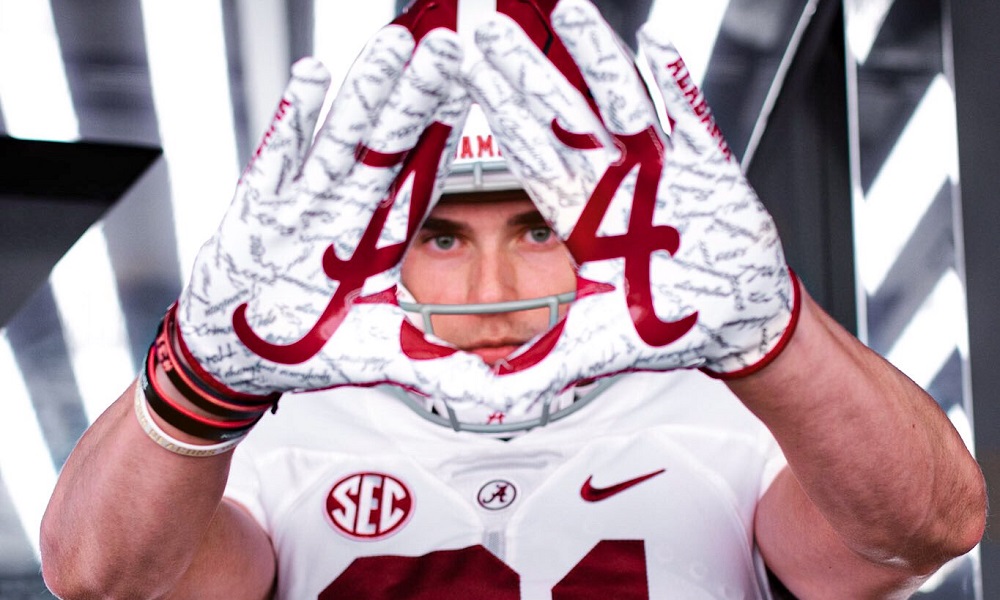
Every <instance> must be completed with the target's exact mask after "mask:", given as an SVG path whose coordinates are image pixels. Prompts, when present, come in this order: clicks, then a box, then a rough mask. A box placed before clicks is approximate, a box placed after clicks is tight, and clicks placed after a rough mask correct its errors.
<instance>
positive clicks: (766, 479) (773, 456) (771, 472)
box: [757, 428, 788, 501]
mask: <svg viewBox="0 0 1000 600" xmlns="http://www.w3.org/2000/svg"><path fill="white" fill-rule="evenodd" d="M765 430H766V428H765ZM767 438H768V439H767V442H766V444H767V446H766V450H765V456H764V466H763V468H762V469H761V471H760V492H759V493H758V494H757V500H758V501H759V500H760V499H761V498H763V497H764V494H765V493H767V490H768V489H770V487H771V484H772V483H774V480H775V478H777V477H778V473H781V471H782V470H783V469H784V468H785V467H786V466H788V460H787V459H786V458H785V453H784V452H782V451H781V447H780V446H778V442H777V441H775V439H774V438H773V437H771V435H770V432H767Z"/></svg>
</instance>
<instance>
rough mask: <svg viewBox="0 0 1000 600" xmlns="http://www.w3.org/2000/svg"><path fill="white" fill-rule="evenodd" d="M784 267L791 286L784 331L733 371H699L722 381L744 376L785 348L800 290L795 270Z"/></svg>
mask: <svg viewBox="0 0 1000 600" xmlns="http://www.w3.org/2000/svg"><path fill="white" fill-rule="evenodd" d="M786 268H787V269H788V279H789V282H790V287H791V295H792V307H791V312H790V313H789V319H788V323H787V324H786V325H785V328H784V331H782V333H781V337H779V338H778V341H777V342H776V343H775V344H774V345H773V346H771V348H770V349H768V351H767V352H765V353H764V355H763V356H762V357H761V358H760V359H758V360H757V361H755V362H754V363H752V364H750V365H747V366H745V367H743V368H741V369H737V370H735V371H715V370H712V369H711V368H709V367H702V368H701V371H702V372H703V373H705V374H706V375H708V376H709V377H713V378H715V379H721V380H724V381H725V380H730V379H739V378H741V377H746V376H748V375H752V374H753V373H756V372H757V371H760V370H761V369H763V368H764V367H766V366H767V365H769V364H771V362H772V361H774V359H775V358H777V357H778V355H779V354H781V352H782V351H783V350H784V349H785V346H787V345H788V342H789V340H791V339H792V335H794V334H795V328H796V326H797V325H798V323H799V313H800V312H801V310H802V291H801V290H800V289H799V278H798V277H797V276H796V275H795V272H794V271H792V268H791V267H786Z"/></svg>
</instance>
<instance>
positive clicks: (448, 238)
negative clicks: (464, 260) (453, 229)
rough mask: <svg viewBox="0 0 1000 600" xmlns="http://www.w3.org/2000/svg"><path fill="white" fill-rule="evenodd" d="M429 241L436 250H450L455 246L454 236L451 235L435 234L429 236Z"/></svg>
mask: <svg viewBox="0 0 1000 600" xmlns="http://www.w3.org/2000/svg"><path fill="white" fill-rule="evenodd" d="M431 243H432V244H434V247H435V248H437V249H438V250H451V249H452V248H454V247H455V243H456V240H455V236H453V235H436V236H434V237H433V238H431Z"/></svg>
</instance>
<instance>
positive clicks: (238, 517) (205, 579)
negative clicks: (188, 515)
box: [170, 498, 276, 600]
mask: <svg viewBox="0 0 1000 600" xmlns="http://www.w3.org/2000/svg"><path fill="white" fill-rule="evenodd" d="M275 572H276V560H275V556H274V549H273V547H272V545H271V539H270V538H269V537H268V535H267V533H266V532H265V531H264V530H263V529H262V528H261V526H260V525H259V524H258V523H257V521H256V520H254V519H253V517H251V516H250V513H249V512H248V511H247V510H246V509H245V508H243V507H242V506H240V505H239V504H238V503H236V502H234V501H232V500H230V499H228V498H224V499H223V500H222V502H221V503H220V504H219V510H218V512H216V514H215V517H214V518H213V519H212V524H211V526H210V527H209V530H208V532H207V533H206V534H205V539H204V540H203V541H202V544H201V547H200V548H199V549H198V552H197V554H196V555H195V558H194V560H193V561H192V563H191V566H190V567H189V568H188V570H187V572H186V573H185V574H184V577H183V578H182V580H181V581H180V583H179V584H178V586H177V588H176V589H175V590H174V591H173V593H171V594H170V600H182V599H188V598H190V599H195V598H197V599H199V600H209V599H213V598H218V599H220V600H221V599H226V600H229V599H231V598H248V599H260V600H264V599H267V598H271V596H272V595H273V591H274V590H273V588H274V580H275Z"/></svg>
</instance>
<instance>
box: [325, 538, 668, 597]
mask: <svg viewBox="0 0 1000 600" xmlns="http://www.w3.org/2000/svg"><path fill="white" fill-rule="evenodd" d="M520 596H521V578H520V576H519V575H518V574H517V573H516V572H514V571H513V570H512V569H511V568H510V567H509V566H507V565H506V564H504V563H503V562H502V561H501V560H500V559H499V558H497V557H496V556H494V555H493V554H490V552H489V551H488V550H487V549H486V548H484V547H483V546H469V547H468V548H461V549H459V550H439V551H437V552H431V553H430V554H425V555H423V556H365V557H361V558H357V559H355V560H354V562H352V563H351V565H350V566H349V567H348V568H347V569H346V570H345V571H344V572H343V573H341V574H340V577H337V579H336V580H335V581H334V582H333V583H331V584H330V585H329V586H327V588H326V589H325V590H323V591H322V592H320V595H319V600H334V599H336V598H360V599H364V600H467V599H468V598H477V599H480V600H518V599H519V598H520ZM608 598H615V599H616V600H648V599H649V585H648V583H647V581H646V549H645V546H644V544H643V541H642V540H602V541H600V542H598V543H597V545H596V546H594V547H593V549H591V551H590V552H588V553H587V555H586V556H584V557H583V559H582V560H581V561H580V562H578V563H577V564H576V566H574V567H573V568H572V569H570V571H569V573H567V574H566V576H565V577H563V578H562V580H560V581H559V583H557V584H556V585H555V587H553V588H552V600H571V599H572V600H607V599H608Z"/></svg>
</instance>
